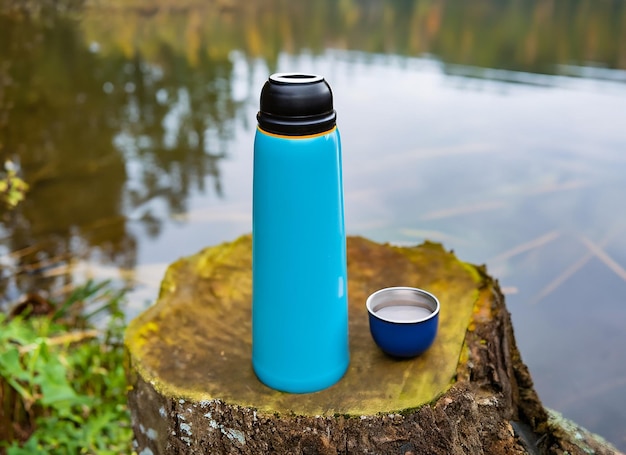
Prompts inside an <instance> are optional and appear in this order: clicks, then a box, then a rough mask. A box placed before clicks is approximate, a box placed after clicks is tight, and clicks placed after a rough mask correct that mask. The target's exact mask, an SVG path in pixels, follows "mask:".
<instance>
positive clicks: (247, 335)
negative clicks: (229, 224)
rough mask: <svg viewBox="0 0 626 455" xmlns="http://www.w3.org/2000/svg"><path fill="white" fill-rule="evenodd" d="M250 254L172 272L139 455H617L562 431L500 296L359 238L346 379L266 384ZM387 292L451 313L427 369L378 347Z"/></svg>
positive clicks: (140, 367)
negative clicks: (376, 304) (300, 389)
mask: <svg viewBox="0 0 626 455" xmlns="http://www.w3.org/2000/svg"><path fill="white" fill-rule="evenodd" d="M251 244H252V241H251V237H250V236H244V237H241V238H239V239H237V240H236V241H234V242H232V243H226V244H222V245H219V246H216V247H211V248H207V249H204V250H202V251H201V252H199V253H198V254H196V255H193V256H190V257H186V258H183V259H180V260H179V261H177V262H175V263H173V264H172V265H171V266H170V267H169V269H168V271H167V273H166V275H165V278H164V279H163V282H162V285H161V292H160V295H159V298H158V301H157V303H156V304H155V305H154V306H152V307H151V308H149V309H148V310H147V311H145V312H144V313H143V314H141V315H140V316H139V317H138V318H136V319H135V320H133V321H132V322H131V323H130V325H129V327H128V330H127V334H126V346H127V350H128V353H129V359H130V365H129V378H130V382H131V386H132V389H131V391H130V393H129V403H130V407H131V413H132V417H133V427H134V431H135V436H136V442H137V451H138V453H139V454H140V455H149V454H182V453H190V454H191V453H251V454H252V453H255V454H257V453H262V452H268V453H311V454H314V453H320V454H321V453H324V454H326V453H329V454H330V453H401V454H404V453H409V454H410V453H432V454H438V453H441V454H456V453H459V454H460V453H468V454H469V453H471V454H479V453H510V454H515V453H531V454H532V453H540V452H538V450H539V448H543V450H548V451H549V452H551V453H565V451H569V453H586V452H585V451H584V450H585V448H586V447H592V448H593V449H594V450H599V451H597V452H596V453H616V452H615V451H614V449H612V448H611V447H610V446H608V445H602V444H603V443H602V442H601V441H600V442H598V441H597V439H596V438H594V437H593V436H591V435H590V436H589V437H588V438H585V439H584V440H583V441H581V440H580V439H578V440H576V441H574V442H571V441H569V440H568V439H567V438H566V437H564V436H563V435H562V434H561V433H558V434H557V433H556V432H555V431H552V430H553V428H552V426H551V424H550V422H549V420H548V414H547V413H546V411H545V410H544V409H543V407H542V406H541V404H540V402H539V400H538V398H537V396H536V393H535V392H534V389H533V387H532V381H531V380H530V376H529V375H528V372H527V369H526V367H525V366H524V364H523V363H522V362H521V359H520V357H519V353H518V352H517V348H516V347H515V341H514V337H513V332H512V328H511V324H510V318H509V315H508V312H506V309H505V308H504V303H503V301H502V298H501V295H500V293H499V291H498V290H497V285H496V284H495V283H494V282H493V281H492V280H491V279H489V278H488V277H487V276H486V274H485V273H484V271H483V270H482V269H481V268H479V267H475V266H473V265H470V264H467V263H464V262H462V261H459V260H458V259H457V258H456V257H455V256H454V254H452V253H450V252H447V251H445V250H444V249H443V248H442V247H441V246H440V245H438V244H434V243H428V242H427V243H424V244H422V245H420V246H417V247H410V248H409V247H394V246H390V245H381V244H377V243H374V242H371V241H368V240H366V239H363V238H359V237H355V238H349V239H348V242H347V246H348V300H349V305H350V308H349V311H350V313H349V314H350V316H349V330H350V355H351V358H350V367H349V369H348V371H347V373H346V375H345V376H344V377H343V378H342V379H341V381H339V382H338V383H337V384H335V385H334V386H332V387H330V388H328V389H326V390H323V391H321V392H317V393H313V394H288V393H282V392H278V391H275V390H272V389H270V388H268V387H266V386H264V385H263V384H262V383H260V382H259V381H258V379H257V378H256V376H255V375H254V372H253V370H252V366H251V289H252V277H251V268H252V267H251V264H252V257H251ZM389 286H413V287H419V288H422V289H425V290H427V291H429V292H431V293H433V294H434V295H436V296H437V297H438V299H439V301H440V303H441V312H440V323H439V332H438V335H437V339H436V340H435V343H434V344H433V346H432V347H431V348H430V349H429V350H428V351H427V352H426V353H425V354H423V355H422V356H420V357H417V358H414V359H409V360H396V359H392V358H390V357H388V356H386V355H385V354H383V353H382V352H381V351H380V350H379V349H378V348H377V346H376V345H375V344H374V342H373V340H372V338H371V335H370V333H369V326H368V317H367V310H366V309H365V300H366V298H367V296H368V295H369V294H371V293H372V292H374V291H376V290H378V289H380V288H383V287H389ZM574 439H575V438H574ZM577 447H581V448H580V450H581V451H580V452H577V451H576V450H577V449H576V448H577ZM533 450H537V452H535V451H533ZM559 451H560V452H559Z"/></svg>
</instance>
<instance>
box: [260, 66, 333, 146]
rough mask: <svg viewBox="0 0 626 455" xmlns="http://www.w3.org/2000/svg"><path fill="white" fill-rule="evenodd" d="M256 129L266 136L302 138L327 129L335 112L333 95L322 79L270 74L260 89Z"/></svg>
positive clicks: (312, 76)
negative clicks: (263, 132) (259, 107)
mask: <svg viewBox="0 0 626 455" xmlns="http://www.w3.org/2000/svg"><path fill="white" fill-rule="evenodd" d="M256 117H257V121H258V122H259V127H260V128H261V129H262V130H264V131H267V132H269V133H274V134H281V135H286V136H305V135H310V134H317V133H323V132H324V131H328V130H331V129H332V128H333V127H334V126H335V123H336V120H337V113H336V112H335V110H334V109H333V92H332V91H331V89H330V85H328V82H326V80H324V78H323V77H322V76H316V75H312V74H299V73H276V74H272V75H271V76H270V77H269V79H268V80H267V82H266V83H265V85H263V89H262V90H261V110H260V111H259V113H258V114H257V116H256Z"/></svg>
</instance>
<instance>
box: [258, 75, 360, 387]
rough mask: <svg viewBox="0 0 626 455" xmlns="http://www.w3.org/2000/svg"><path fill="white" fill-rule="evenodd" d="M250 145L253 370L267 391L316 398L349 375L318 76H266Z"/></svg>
mask: <svg viewBox="0 0 626 455" xmlns="http://www.w3.org/2000/svg"><path fill="white" fill-rule="evenodd" d="M257 120H258V123H259V126H258V129H257V131H256V136H255V141H254V181H253V214H252V365H253V368H254V371H255V373H256V375H257V377H258V378H259V379H260V380H261V382H263V383H264V384H266V385H267V386H269V387H271V388H274V389H277V390H281V391H284V392H292V393H307V392H316V391H318V390H322V389H325V388H327V387H329V386H331V385H333V384H334V383H336V382H337V381H338V380H339V379H341V377H342V376H343V375H344V373H345V372H346V370H347V368H348V363H349V351H348V300H347V283H348V280H347V266H346V263H347V262H346V238H345V230H344V208H343V184H342V170H341V143H340V137H339V131H338V130H337V127H336V113H335V110H334V109H333V99H332V92H331V90H330V86H329V85H328V83H327V82H326V81H325V80H324V78H323V77H321V76H316V75H307V74H297V73H287V74H285V73H283V74H273V75H271V76H270V77H269V80H268V81H267V82H266V83H265V85H264V87H263V89H262V91H261V108H260V111H259V113H258V115H257Z"/></svg>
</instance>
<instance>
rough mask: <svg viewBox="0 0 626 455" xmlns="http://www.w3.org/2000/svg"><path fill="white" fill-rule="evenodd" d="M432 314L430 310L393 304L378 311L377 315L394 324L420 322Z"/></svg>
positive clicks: (409, 305) (407, 304) (405, 304)
mask: <svg viewBox="0 0 626 455" xmlns="http://www.w3.org/2000/svg"><path fill="white" fill-rule="evenodd" d="M431 314H432V311H431V310H429V309H428V308H424V307H421V306H416V305H411V304H410V303H401V302H398V303H397V304H395V305H394V304H391V305H389V306H385V307H383V308H379V309H378V310H376V315H377V316H379V317H381V318H383V319H386V320H388V321H393V322H405V321H419V320H421V319H425V318H427V317H429V316H430V315H431Z"/></svg>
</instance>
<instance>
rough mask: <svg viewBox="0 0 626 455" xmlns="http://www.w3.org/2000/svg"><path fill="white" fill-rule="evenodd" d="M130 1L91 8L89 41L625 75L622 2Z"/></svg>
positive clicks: (271, 57) (148, 50)
mask: <svg viewBox="0 0 626 455" xmlns="http://www.w3.org/2000/svg"><path fill="white" fill-rule="evenodd" d="M143 4H145V5H151V7H152V10H151V15H150V16H149V17H148V16H147V15H146V14H145V8H144V9H142V8H141V7H140V6H137V5H143ZM133 5H134V6H126V7H124V6H120V8H119V9H117V10H115V11H114V13H113V14H110V15H109V16H107V18H108V19H109V20H108V21H107V22H106V23H103V22H102V21H100V20H99V18H100V16H101V15H103V14H105V11H103V10H98V9H92V10H90V11H89V13H88V15H87V17H86V19H87V21H88V23H89V29H88V33H89V35H90V36H91V37H92V38H93V37H96V36H97V37H104V36H107V33H108V34H109V36H111V39H112V40H113V42H114V43H115V46H116V47H119V48H122V49H128V43H129V42H130V43H134V44H135V46H139V47H140V48H141V49H142V50H143V51H144V52H145V55H151V54H153V53H154V51H155V48H154V45H153V44H151V43H152V42H153V41H154V39H155V38H157V39H158V40H160V41H159V42H167V43H168V44H169V45H171V46H172V49H175V50H176V52H177V53H178V54H179V55H187V54H188V53H189V52H191V53H192V54H193V55H196V54H197V53H196V51H197V50H198V48H199V43H206V48H205V51H206V52H208V53H209V54H210V55H222V56H226V55H228V53H229V52H230V51H231V50H233V49H237V50H241V51H243V52H244V53H245V54H246V55H248V56H251V57H263V58H264V59H265V61H266V62H268V66H269V67H270V68H273V65H274V63H275V62H276V60H277V56H278V54H279V53H280V52H293V53H299V52H302V51H310V52H313V53H319V52H322V51H324V50H325V49H327V48H336V49H349V50H358V51H364V52H367V53H396V54H400V55H412V56H419V55H424V54H429V55H434V56H435V57H436V58H438V59H440V60H442V61H443V62H445V63H449V64H453V65H466V66H473V67H482V68H496V69H505V70H516V71H526V72H539V73H548V74H556V73H559V72H560V71H564V69H563V68H562V67H560V66H559V65H587V64H590V63H592V64H595V65H599V66H601V67H606V68H620V69H626V3H625V2H623V1H622V0H607V1H603V2H598V1H595V0H528V1H519V0H479V1H470V2H466V1H462V0H402V1H398V0H383V1H373V0H344V1H341V2H337V1H335V0H320V1H315V2H307V1H288V0H267V1H264V2H243V1H239V2H233V3H229V5H231V6H230V7H229V8H228V9H227V10H226V11H225V10H224V8H223V7H220V2H211V3H210V4H198V3H197V2H192V1H191V0H178V1H173V0H169V1H168V0H161V1H160V2H158V5H159V6H154V5H155V4H154V2H152V1H148V0H137V1H135V2H133ZM172 11H173V12H174V13H172ZM129 12H134V14H129ZM168 12H169V14H168ZM111 30H123V33H111ZM148 37H149V38H148ZM479 75H480V74H479ZM483 76H485V74H483Z"/></svg>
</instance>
